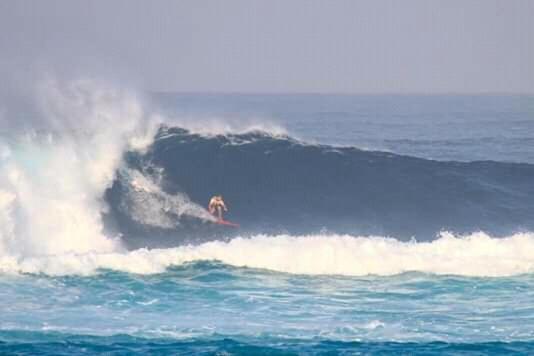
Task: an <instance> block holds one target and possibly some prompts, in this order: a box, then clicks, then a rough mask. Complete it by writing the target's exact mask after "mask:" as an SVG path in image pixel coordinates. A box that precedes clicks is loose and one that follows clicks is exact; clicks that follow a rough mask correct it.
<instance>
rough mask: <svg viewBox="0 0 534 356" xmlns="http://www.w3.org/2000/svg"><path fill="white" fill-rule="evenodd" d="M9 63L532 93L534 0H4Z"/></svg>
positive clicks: (210, 79)
mask: <svg viewBox="0 0 534 356" xmlns="http://www.w3.org/2000/svg"><path fill="white" fill-rule="evenodd" d="M0 66H1V67H2V70H1V71H0V73H2V75H3V76H4V77H6V76H11V77H15V78H16V76H17V75H23V74H24V75H26V76H29V77H32V76H35V75H38V73H39V72H40V71H51V72H54V73H60V74H62V75H74V76H78V75H81V76H91V75H98V76H103V77H109V78H111V79H113V80H124V81H128V80H131V81H133V82H136V83H137V84H140V85H142V86H143V87H144V88H146V89H150V90H164V91H210V92H212V91H216V92H356V93H361V92H364V93H370V92H372V93H375V92H419V93H427V92H514V93H534V0H499V1H493V0H443V1H433V0H402V1H401V0H389V1H387V0H369V1H357V0H353V1H335V0H324V1H313V0H280V1H278V0H265V1H253V0H242V1H241V0H237V1H232V0H224V1H223V0H213V1H203V0H192V1H180V0H176V1H148V0H146V1H131V0H124V1H75V0H68V1H67V0H66V1H51V0H44V1H20V0H0ZM17 73H18V74H17Z"/></svg>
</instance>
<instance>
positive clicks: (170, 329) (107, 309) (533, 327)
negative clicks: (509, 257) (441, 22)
mask: <svg viewBox="0 0 534 356" xmlns="http://www.w3.org/2000/svg"><path fill="white" fill-rule="evenodd" d="M0 290H1V292H0V297H1V298H2V301H3V303H2V304H3V307H2V323H1V329H2V331H1V333H0V338H1V340H2V341H3V344H2V345H1V346H0V347H1V348H2V349H3V350H4V351H8V352H9V351H13V352H15V351H17V352H28V353H32V350H34V351H35V350H37V349H40V350H43V352H44V353H51V354H56V353H57V352H58V351H63V352H66V351H69V352H76V353H78V352H82V353H83V352H84V350H85V352H87V353H92V352H103V351H106V352H117V353H121V352H124V353H128V352H134V351H135V352H147V351H150V352H155V353H158V352H159V353H162V354H163V353H166V352H169V351H170V350H173V351H176V352H184V353H187V352H195V353H196V352H204V353H210V352H215V351H227V352H230V353H232V352H237V353H249V352H254V353H256V352H260V351H261V352H267V353H271V352H273V353H277V352H279V353H285V352H288V353H299V352H312V353H315V352H317V353H322V352H328V351H333V350H335V351H339V352H341V351H346V352H349V351H350V352H353V351H356V350H359V351H361V352H373V353H375V352H384V353H388V352H393V351H394V352H406V351H407V350H410V352H412V351H413V352H420V353H423V354H426V353H434V352H436V353H439V352H445V351H447V352H452V351H462V350H463V351H466V352H467V351H480V352H490V353H493V352H497V351H503V352H504V351H524V352H525V351H526V350H528V349H529V348H530V347H531V346H532V343H531V340H532V339H533V338H534V306H533V304H532V299H533V297H534V277H533V276H532V275H521V276H514V277H506V278H503V277H501V278H474V277H471V278H469V277H459V276H447V275H445V276H435V275H429V274H424V273H416V272H412V273H403V274H400V275H395V276H389V277H380V276H362V277H346V276H345V277H343V276H332V275H331V276H305V275H293V274H286V273H276V272H270V271H266V270H258V269H250V268H236V267H232V266H228V265H224V264H220V263H214V262H197V263H190V264H186V265H183V266H180V267H173V268H170V269H169V270H167V271H166V272H164V273H160V274H152V275H136V274H129V273H121V272H114V271H99V272H98V273H97V274H96V275H93V276H87V277H81V276H63V277H49V276H44V275H22V276H21V275H18V276H16V275H14V276H4V277H2V279H1V285H0ZM41 347H42V348H41ZM58 347H59V349H58ZM64 347H65V348H67V347H68V349H63V348H64ZM46 350H48V351H46Z"/></svg>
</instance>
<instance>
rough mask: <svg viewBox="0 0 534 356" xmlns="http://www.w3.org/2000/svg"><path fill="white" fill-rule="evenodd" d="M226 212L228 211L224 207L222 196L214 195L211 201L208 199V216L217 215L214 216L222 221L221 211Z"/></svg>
mask: <svg viewBox="0 0 534 356" xmlns="http://www.w3.org/2000/svg"><path fill="white" fill-rule="evenodd" d="M223 209H224V211H228V209H227V208H226V205H225V204H224V200H223V198H222V195H215V196H213V197H212V198H211V199H210V203H209V205H208V211H209V212H210V214H212V215H214V216H215V214H217V215H216V216H217V217H218V218H219V220H222V219H223V217H222V211H223Z"/></svg>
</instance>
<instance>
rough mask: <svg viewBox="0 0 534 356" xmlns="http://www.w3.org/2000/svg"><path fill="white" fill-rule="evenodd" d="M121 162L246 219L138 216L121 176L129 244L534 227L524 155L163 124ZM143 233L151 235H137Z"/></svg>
mask: <svg viewBox="0 0 534 356" xmlns="http://www.w3.org/2000/svg"><path fill="white" fill-rule="evenodd" d="M126 161H127V162H128V165H129V167H130V169H133V170H137V171H140V172H144V174H145V175H154V172H156V173H157V172H163V173H162V175H163V179H159V182H160V187H161V189H162V190H163V191H165V192H166V193H167V194H170V195H184V196H187V197H188V199H190V201H191V202H194V203H197V204H199V205H204V204H206V202H207V201H208V200H209V198H210V197H211V196H212V195H213V194H216V193H220V194H222V195H224V197H225V200H226V202H227V203H228V205H229V207H230V212H229V213H228V215H227V217H228V219H230V220H235V221H236V222H239V223H240V224H241V226H242V228H241V230H239V231H231V230H228V229H216V228H214V227H213V224H202V223H200V222H195V220H194V219H188V218H182V219H176V220H177V221H179V223H175V224H174V225H175V226H174V228H172V229H167V228H166V227H165V226H163V225H161V224H160V225H157V224H156V225H155V226H148V225H146V224H139V220H138V219H136V218H135V214H133V213H132V211H128V210H129V209H128V207H131V204H130V203H128V201H129V199H130V198H128V197H129V192H130V191H131V189H129V188H128V185H129V183H128V182H125V181H124V180H121V179H119V180H117V181H116V182H115V184H114V185H113V187H112V189H111V190H109V191H108V194H107V199H108V201H109V202H110V205H111V207H112V214H111V215H112V216H113V217H114V218H115V220H116V221H117V222H118V225H119V229H120V230H121V231H125V232H127V233H126V235H127V237H126V239H127V240H128V239H130V240H129V241H130V244H131V245H132V246H151V245H152V246H155V245H158V246H173V245H176V244H177V243H180V242H181V243H188V242H195V241H197V242H202V241H205V240H206V239H207V238H208V237H210V236H211V237H212V238H213V237H215V238H221V236H224V235H234V236H235V235H236V234H237V233H238V234H244V233H247V234H258V233H269V234H279V233H288V234H311V233H317V232H319V231H329V232H333V233H348V234H353V235H381V236H395V237H396V238H399V239H402V240H409V239H410V238H412V237H417V238H418V239H420V240H423V239H433V238H435V236H436V234H437V233H439V231H445V230H447V231H454V232H456V233H472V232H475V231H486V232H488V233H491V234H494V235H501V236H504V235H510V234H513V233H515V232H519V231H529V230H530V231H531V230H533V229H534V220H533V219H532V217H533V216H534V204H532V196H534V184H533V183H532V182H533V181H534V166H533V165H528V164H514V163H499V162H492V161H485V162H468V163H460V162H440V161H432V160H425V159H418V158H413V157H407V156H400V155H395V154H392V153H385V152H372V151H363V150H360V149H357V148H352V147H333V146H327V145H311V144H307V143H304V142H301V141H298V140H295V139H292V138H291V137H289V136H287V135H283V134H280V133H275V134H272V133H266V132H245V133H239V134H230V133H224V134H205V133H202V134H199V133H194V132H191V131H190V130H187V129H184V128H178V127H163V128H161V129H160V131H159V133H158V135H157V137H156V140H155V141H154V143H153V145H151V146H150V148H149V149H148V150H147V151H146V152H145V153H137V152H133V153H131V154H129V155H127V157H126ZM158 170H160V171H158ZM158 174H159V173H158ZM125 202H126V203H125ZM125 207H126V209H125ZM130 210H133V209H130ZM162 214H163V215H165V212H163V213H162ZM167 215H169V214H167ZM174 215H176V214H174ZM147 234H149V235H151V236H152V238H151V239H150V240H148V241H147V240H146V239H145V240H143V239H141V240H140V241H138V240H135V239H134V236H146V235H147Z"/></svg>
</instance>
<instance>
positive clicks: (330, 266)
mask: <svg viewBox="0 0 534 356" xmlns="http://www.w3.org/2000/svg"><path fill="white" fill-rule="evenodd" d="M195 261H219V262H222V263H225V264H228V265H232V266H237V267H249V268H260V269H267V270H272V271H277V272H285V273H292V274H303V275H346V276H364V275H380V276H388V275H396V274H400V273H404V272H410V271H418V272H423V273H431V274H439V275H444V274H450V275H460V276H481V277H482V276H484V277H486V276H490V277H503V276H512V275H518V274H525V273H532V272H534V234H533V233H518V234H515V235H512V236H509V237H504V238H495V237H491V236H488V235H487V234H485V233H483V232H479V233H474V234H471V235H468V236H455V235H453V234H451V233H447V232H444V233H442V234H441V235H440V236H439V238H438V239H436V240H434V241H431V242H416V241H411V242H401V241H398V240H396V239H393V238H385V237H356V236H349V235H310V236H288V235H279V236H265V235H257V236H252V237H249V238H245V237H238V238H235V239H232V240H230V241H228V242H223V241H214V242H208V243H204V244H201V245H197V246H181V247H176V248H169V249H153V250H148V249H138V250H134V251H129V252H115V253H95V252H90V253H78V254H76V253H68V254H58V255H48V256H33V257H18V258H17V257H14V256H5V257H1V258H0V271H2V272H3V273H45V274H49V275H70V274H76V275H90V274H94V273H97V272H98V271H99V270H100V269H111V270H115V271H122V272H128V273H136V274H154V273H162V272H164V271H165V270H166V269H167V268H169V267H172V266H180V265H184V264H186V263H190V262H195Z"/></svg>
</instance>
